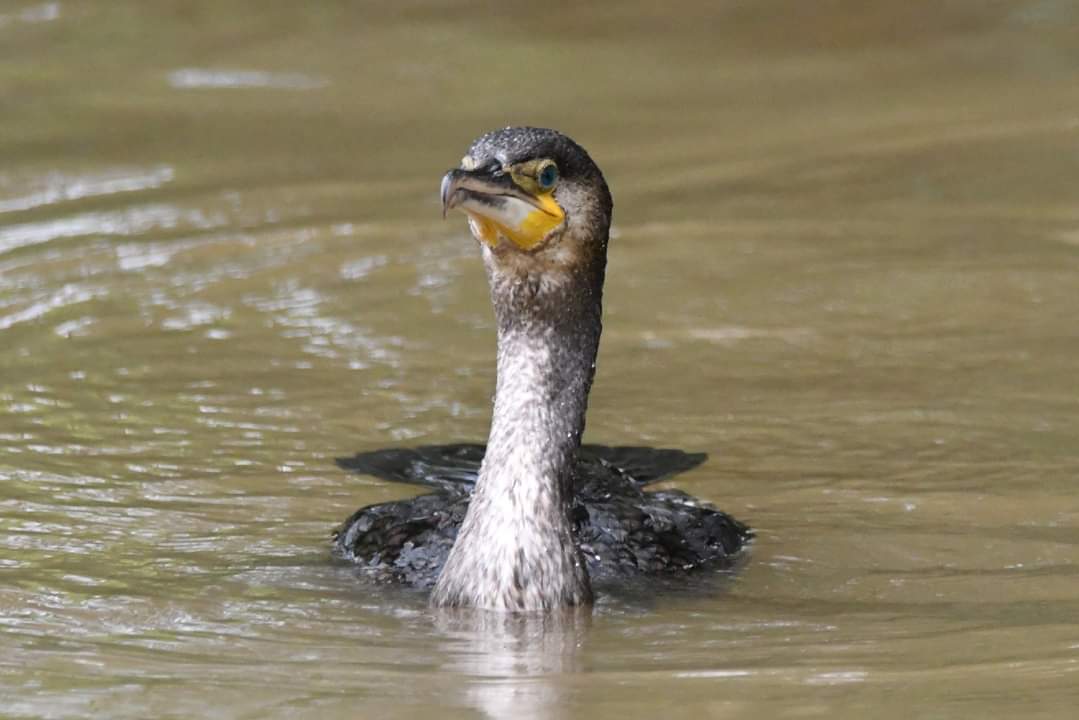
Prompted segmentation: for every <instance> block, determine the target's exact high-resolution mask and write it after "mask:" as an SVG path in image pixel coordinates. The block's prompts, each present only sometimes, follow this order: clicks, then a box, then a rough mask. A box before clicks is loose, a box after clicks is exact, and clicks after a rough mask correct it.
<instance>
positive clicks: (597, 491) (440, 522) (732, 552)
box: [334, 444, 750, 589]
mask: <svg viewBox="0 0 1079 720" xmlns="http://www.w3.org/2000/svg"><path fill="white" fill-rule="evenodd" d="M484 450H485V448H484V446H483V445H476V444H462V445H432V446H425V447H418V448H402V449H392V450H376V451H374V452H369V453H361V454H359V455H356V456H355V457H351V458H342V459H341V460H339V461H338V464H339V465H341V467H343V468H346V469H349V470H353V471H355V472H360V473H364V474H367V475H374V476H375V477H378V478H381V479H383V480H388V481H391V482H405V483H411V484H415V485H423V486H428V487H431V488H434V489H435V492H434V493H430V494H427V495H421V496H419V497H415V498H410V499H408V500H399V501H395V502H388V503H382V504H379V505H371V506H369V507H365V508H363V509H361V510H359V511H357V512H356V513H355V514H354V515H353V516H352V517H350V518H349V519H348V520H346V521H345V522H344V524H342V526H341V527H340V528H339V529H338V531H337V534H336V537H335V540H334V554H336V555H337V556H338V557H341V558H343V559H345V560H349V561H351V562H354V563H356V564H358V565H359V566H361V567H363V568H364V570H365V571H366V572H367V573H369V574H370V575H372V576H373V577H374V578H376V579H378V580H380V581H389V582H395V583H401V584H405V585H409V586H412V587H415V588H418V589H428V588H431V587H432V586H433V585H434V584H435V581H436V580H437V579H438V575H439V573H440V572H441V571H442V567H443V565H444V564H445V562H446V556H447V555H449V551H450V547H451V546H452V545H453V542H454V540H455V539H456V538H457V532H458V530H459V529H460V527H461V523H462V521H463V520H464V517H465V514H466V512H467V510H468V505H469V500H470V498H471V494H472V490H473V488H474V486H475V482H476V478H477V476H478V474H479V469H480V465H481V462H482V460H483V455H484ZM704 459H705V455H704V454H703V453H685V452H682V451H681V450H670V449H656V448H647V447H604V446H600V445H585V446H583V447H581V449H580V450H579V451H578V453H577V458H576V461H575V462H574V464H573V470H572V487H573V495H572V498H573V499H572V502H571V505H570V509H569V518H570V522H571V527H572V531H573V538H574V544H575V545H576V547H577V548H578V550H579V552H580V556H581V557H582V558H583V560H584V564H585V568H586V570H587V572H588V575H589V577H590V578H591V581H592V582H593V583H596V584H601V583H607V584H616V583H618V582H620V581H622V580H624V579H626V578H632V577H635V576H642V575H660V576H663V575H671V574H681V573H685V572H687V571H690V570H696V569H699V568H704V567H708V568H712V569H719V568H726V567H728V566H729V565H731V563H732V562H733V561H734V560H735V559H736V558H737V557H738V552H739V550H740V549H741V548H742V546H743V545H744V544H745V542H746V541H747V540H748V539H749V536H750V533H749V529H748V528H747V527H746V526H745V525H743V524H742V523H740V522H738V521H737V520H735V519H734V518H732V517H731V516H729V515H727V514H726V513H723V512H721V511H719V510H716V509H715V508H713V507H711V506H710V505H708V504H707V503H703V502H701V501H699V500H697V499H696V498H694V497H692V496H690V495H687V494H686V493H684V492H681V491H679V490H659V491H646V490H645V487H646V486H648V485H650V484H652V483H655V482H657V481H660V480H663V479H665V478H668V477H670V476H672V475H676V474H678V473H681V472H684V471H686V470H689V469H691V468H694V467H696V466H697V465H699V464H700V463H701V462H703V461H704Z"/></svg>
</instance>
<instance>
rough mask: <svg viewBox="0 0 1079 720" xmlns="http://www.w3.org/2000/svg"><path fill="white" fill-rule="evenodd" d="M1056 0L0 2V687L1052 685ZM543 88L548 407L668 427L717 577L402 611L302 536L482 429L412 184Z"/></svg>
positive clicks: (74, 711) (1035, 706)
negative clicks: (454, 612)
mask: <svg viewBox="0 0 1079 720" xmlns="http://www.w3.org/2000/svg"><path fill="white" fill-rule="evenodd" d="M1077 27H1079V8H1077V7H1076V5H1075V4H1074V3H1071V2H1066V1H1063V0H1061V1H1053V0H1041V1H1037V2H1034V1H1032V2H992V3H986V2H975V1H974V0H970V1H962V0H960V1H958V2H949V3H939V2H929V1H928V0H926V1H922V0H912V1H910V2H904V3H889V2H883V1H882V2H869V3H867V2H854V1H853V0H852V1H850V2H845V1H844V2H827V3H804V2H801V1H800V0H783V1H779V0H764V1H760V2H754V3H737V2H724V3H719V4H714V3H689V4H683V5H681V6H679V9H678V10H677V11H674V10H671V9H670V8H668V9H660V6H658V5H655V6H654V5H653V4H650V3H590V4H587V5H586V4H570V3H546V4H544V3H531V4H529V5H527V6H520V7H518V8H517V9H512V8H508V7H506V6H504V5H503V4H495V3H478V2H477V3H439V2H401V3H396V4H393V5H390V4H374V3H371V4H366V3H344V2H325V3H318V4H315V3H310V4H301V3H267V2H254V0H251V1H249V2H240V1H237V0H219V1H217V2H154V3H149V2H134V1H132V2H73V1H68V2H50V3H32V2H20V1H17V0H16V1H13V0H4V2H2V3H0V577H2V578H3V582H2V583H0V633H2V634H0V715H3V716H5V717H17V718H21V717H49V718H68V717H84V716H98V717H108V718H144V717H160V718H171V717H177V718H180V717H205V718H234V717H250V718H255V717H258V718H264V717H342V718H343V717H390V718H413V717H416V718H419V717H439V718H456V717H462V718H470V717H513V718H517V717H522V718H523V717H539V718H546V717H566V718H571V717H588V718H596V719H597V720H598V719H602V718H638V717H640V718H654V717H656V716H662V717H668V718H682V717H686V718H690V717H693V718H700V717H732V718H733V717H764V718H771V717H827V718H864V717H877V718H912V717H913V718H951V717H1001V716H1009V715H1010V716H1017V717H1025V718H1026V717H1046V718H1056V717H1060V718H1067V717H1071V716H1072V715H1073V713H1074V707H1075V705H1076V703H1077V702H1079V567H1077V564H1079V488H1077V485H1076V483H1077V481H1079V396H1077V390H1079V326H1077V324H1076V316H1077V314H1079V202H1077V199H1076V198H1077V195H1076V188H1077V187H1079V83H1077V82H1076V69H1077V67H1079V35H1077V34H1076V28H1077ZM511 123H528V124H538V125H547V126H553V127H557V128H560V129H562V130H564V131H565V132H567V133H569V134H571V135H572V136H574V137H575V138H576V139H578V140H579V141H580V142H581V143H582V144H583V145H585V146H586V147H587V148H588V149H589V151H590V152H591V153H592V155H593V157H594V158H595V159H596V160H597V162H598V163H599V164H600V165H601V167H603V168H604V170H605V171H606V173H607V176H608V180H609V182H610V184H611V187H612V191H613V193H614V196H615V239H614V240H613V241H612V245H611V257H610V270H609V274H608V283H607V293H606V318H605V335H604V341H603V345H602V347H601V350H600V359H599V371H598V375H597V380H596V387H595V391H594V393H593V397H592V402H591V406H590V408H591V409H590V415H589V425H588V434H587V438H586V439H587V440H589V441H592V442H604V443H611V444H619V443H622V444H652V445H661V446H673V447H681V448H685V449H688V450H693V451H706V452H708V453H709V454H710V455H711V459H710V460H709V461H708V463H706V464H705V465H703V466H702V467H700V468H698V469H696V470H694V471H692V472H691V473H689V474H687V475H684V476H681V477H680V478H678V479H677V480H676V481H674V482H673V485H674V486H676V487H679V488H681V489H684V490H686V491H688V492H691V493H693V494H696V495H698V496H701V497H704V498H706V499H708V500H710V501H712V502H714V503H716V504H717V505H719V506H720V507H722V508H724V509H725V510H728V511H730V512H731V513H733V514H734V515H735V516H737V517H739V518H741V519H743V520H745V521H747V522H749V523H750V524H752V525H753V526H754V527H755V528H756V529H757V531H758V539H757V542H756V544H755V546H754V548H753V550H752V554H751V556H750V557H749V559H748V562H747V564H746V566H745V568H744V569H743V571H742V572H741V573H740V574H739V575H738V576H737V577H736V578H735V579H734V580H733V581H731V582H729V583H726V584H724V585H722V586H721V587H717V588H714V589H713V590H712V591H709V592H700V593H689V594H676V595H670V594H659V595H657V596H655V597H645V598H643V599H642V598H640V597H637V596H634V597H632V598H627V597H618V596H605V597H603V598H601V599H600V603H599V605H598V607H597V608H596V610H595V612H594V613H592V615H591V616H589V617H570V618H556V619H551V620H549V621H547V622H546V623H543V622H539V621H531V622H528V623H505V624H504V623H501V622H497V621H495V620H491V619H490V618H488V619H487V620H486V621H483V620H475V619H468V618H452V617H451V618H447V617H444V616H438V615H434V614H432V613H431V612H429V611H428V610H427V609H426V607H425V606H424V603H423V600H422V598H417V597H415V596H413V595H409V594H407V593H397V592H393V591H389V590H385V589H377V588H372V587H370V586H368V585H365V584H364V583H363V582H362V580H361V579H360V578H358V577H357V576H356V575H355V574H354V573H353V571H351V569H349V568H347V567H342V566H340V565H337V564H334V563H333V562H331V560H330V557H329V552H328V542H327V540H328V534H329V532H330V530H331V529H332V528H333V527H334V525H335V524H336V523H337V522H339V521H340V520H342V519H344V518H345V517H346V516H347V515H348V514H349V513H351V512H352V511H353V510H354V509H356V508H357V507H359V506H361V505H364V504H369V503H373V502H379V501H384V500H390V499H396V498H400V497H405V496H407V495H409V494H410V493H412V492H413V490H412V489H410V488H407V487H400V486H393V485H387V484H384V483H381V482H379V481H376V480H374V479H371V478H365V477H360V476H356V475H349V474H348V473H346V472H344V471H342V470H339V469H338V468H337V467H336V466H335V465H334V462H333V459H334V458H335V457H338V456H343V455H349V454H352V453H354V452H357V451H360V450H369V449H374V448H378V447H385V446H392V445H407V444H414V443H426V442H451V441H466V440H481V439H483V437H484V436H485V433H486V428H487V422H488V413H489V402H490V395H491V391H492V387H493V351H494V337H493V329H492V320H491V313H490V308H489V305H488V300H487V293H486V285H485V280H484V277H483V273H482V269H481V267H480V262H479V259H478V257H477V249H476V247H475V243H474V241H473V240H472V239H471V238H470V237H469V236H468V233H467V229H466V227H465V224H464V222H463V221H462V219H461V218H460V217H451V218H450V219H449V220H447V221H445V222H443V221H441V219H440V209H439V205H438V192H437V190H438V182H439V179H440V177H441V175H442V173H443V172H444V171H445V170H446V169H447V168H449V167H451V166H453V165H455V164H456V163H457V161H458V159H459V158H460V156H461V155H462V154H463V152H464V150H465V149H466V148H467V146H468V143H469V142H470V141H471V139H472V138H473V137H474V136H476V135H478V134H479V133H481V132H483V131H485V130H488V129H491V128H494V127H498V126H502V125H506V124H511Z"/></svg>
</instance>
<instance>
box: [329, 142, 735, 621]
mask: <svg viewBox="0 0 1079 720" xmlns="http://www.w3.org/2000/svg"><path fill="white" fill-rule="evenodd" d="M442 209H443V215H445V213H446V212H448V211H449V210H452V209H460V210H463V211H464V212H465V214H466V215H467V216H468V224H469V227H470V229H471V231H472V234H473V235H474V236H475V237H476V239H477V240H478V241H479V245H480V248H481V251H482V254H483V261H484V265H485V266H486V269H487V278H488V281H489V284H490V290H491V302H492V304H493V305H494V312H495V319H496V324H497V331H498V361H497V382H496V390H495V400H494V413H493V418H492V421H491V430H490V436H489V438H488V442H487V446H486V449H485V448H484V447H483V446H481V445H456V446H452V445H451V446H427V447H421V448H416V449H411V450H410V449H401V450H382V451H375V452H372V453H364V454H360V455H357V456H356V457H354V458H350V459H343V460H340V461H339V463H340V464H341V465H342V466H343V467H349V468H353V469H356V470H359V471H361V472H367V473H370V474H373V475H377V476H380V477H384V478H387V479H392V480H402V481H406V482H413V483H418V484H422V485H428V486H432V487H435V488H437V490H438V491H437V492H435V493H433V494H428V495H421V496H419V497H416V498H413V499H410V500H403V501H398V502H391V503H383V504H380V505H373V506H370V507H366V508H363V509H361V510H359V511H357V512H356V513H355V514H354V515H353V516H352V517H350V518H349V519H348V520H346V521H345V523H344V524H343V525H342V526H341V527H340V528H339V529H338V531H337V533H336V535H335V541H334V552H335V554H336V555H338V556H339V557H343V558H346V559H348V560H350V561H352V562H355V563H357V564H358V565H360V566H362V567H364V568H366V569H367V570H368V571H370V572H371V573H372V574H374V575H375V576H376V577H379V578H383V579H389V580H394V581H400V582H404V583H407V584H410V585H413V586H417V587H431V586H433V590H432V593H431V603H432V604H433V605H436V606H444V607H474V608H485V609H492V610H503V611H525V612H527V611H539V610H551V609H554V608H558V607H563V606H578V605H587V604H589V603H591V601H592V597H593V594H592V583H591V580H590V578H595V579H597V580H609V579H614V578H621V577H628V576H633V575H640V574H661V573H670V572H683V571H687V570H689V569H692V568H696V567H699V566H702V565H706V564H714V563H724V562H727V563H728V564H729V563H730V561H731V559H732V558H733V556H734V555H735V554H736V553H737V552H738V550H739V549H740V548H741V547H742V546H743V545H744V544H745V542H746V541H747V540H748V538H749V536H750V531H749V529H748V528H747V527H746V526H745V525H743V524H742V523H740V522H738V521H737V520H735V519H733V518H731V517H730V516H728V515H726V514H724V513H722V512H720V511H718V510H716V509H714V508H712V507H710V506H709V505H707V504H705V503H702V502H699V501H697V500H695V499H694V498H692V497H690V496H688V495H686V494H684V493H681V492H678V491H662V492H645V491H644V490H643V487H644V485H646V484H648V483H650V482H653V481H655V480H657V479H659V478H660V477H664V476H667V475H671V474H674V473H676V472H680V471H681V470H684V469H688V468H690V467H694V466H695V465H697V464H699V463H700V462H701V461H703V459H704V456H703V455H691V454H687V453H683V452H681V451H678V450H651V449H648V448H634V447H626V448H603V447H598V446H589V445H586V446H583V447H582V446H581V434H582V433H583V431H584V422H585V408H586V405H587V402H588V392H589V389H590V388H591V385H592V377H593V375H594V373H595V360H596V350H597V348H598V346H599V338H600V329H601V317H600V316H601V299H602V292H603V278H604V270H605V267H606V262H607V240H608V231H609V229H610V223H611V210H612V202H611V195H610V191H609V190H608V188H607V183H606V181H605V180H604V178H603V174H602V173H601V172H600V170H599V168H598V167H597V166H596V164H595V163H594V162H593V161H592V159H591V158H590V157H589V155H588V153H587V152H585V150H584V149H583V148H582V147H581V146H580V145H578V144H577V143H575V142H574V141H573V140H571V139H570V138H568V137H566V136H565V135H563V134H561V133H559V132H556V131H554V130H547V129H541V128H531V127H509V128H504V129H502V130H495V131H493V132H490V133H487V134H486V135H483V136H482V137H480V138H479V139H477V140H476V141H475V142H473V143H472V146H471V147H470V148H469V150H468V153H467V154H466V155H465V157H464V159H463V160H462V161H461V164H460V167H458V168H456V169H453V170H450V171H449V172H447V173H446V175H445V176H444V177H443V178H442Z"/></svg>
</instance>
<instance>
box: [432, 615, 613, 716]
mask: <svg viewBox="0 0 1079 720" xmlns="http://www.w3.org/2000/svg"><path fill="white" fill-rule="evenodd" d="M591 625H592V612H591V610H590V609H586V610H567V611H565V612H559V613H554V614H552V615H525V616H516V617H515V616H507V615H503V614H501V613H494V612H485V611H462V610H443V611H437V612H436V614H435V626H436V627H437V628H438V630H439V631H440V632H441V634H442V636H443V642H442V643H441V644H442V650H443V652H444V653H445V655H446V657H447V662H446V666H445V667H444V668H443V669H444V670H447V671H451V672H453V673H455V674H459V675H463V676H465V677H466V678H468V679H469V682H468V684H467V686H466V688H465V696H466V698H465V699H466V701H467V702H468V703H469V704H470V705H472V706H473V707H475V708H477V709H478V710H481V711H482V712H483V713H484V714H485V715H486V716H487V717H489V718H492V719H493V720H501V719H502V718H560V717H570V716H571V715H570V713H569V710H568V708H567V703H566V701H567V690H566V687H565V684H564V676H565V675H568V674H571V673H574V672H576V671H578V670H579V669H580V655H581V650H582V648H583V646H584V644H585V642H586V640H587V638H588V634H589V630H590V628H591Z"/></svg>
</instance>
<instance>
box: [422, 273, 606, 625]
mask: <svg viewBox="0 0 1079 720" xmlns="http://www.w3.org/2000/svg"><path fill="white" fill-rule="evenodd" d="M499 280H500V278H498V277H497V275H493V276H492V296H493V297H494V299H495V306H496V315H497V316H498V319H499V338H498V348H499V350H498V381H497V389H496V393H495V405H494V416H493V419H492V423H491V433H490V438H489V440H488V444H487V454H486V456H485V457H484V460H483V465H482V467H481V469H480V476H479V480H478V481H477V483H476V489H475V491H474V493H473V497H472V502H471V504H470V506H469V509H468V514H467V516H466V517H465V520H464V523H463V524H462V526H461V530H460V532H459V534H458V536H457V540H456V542H455V544H454V547H453V550H452V551H451V552H450V556H449V558H448V559H447V561H446V565H445V567H444V568H443V571H442V574H441V576H440V577H439V580H438V583H437V585H436V587H435V591H434V594H433V596H432V602H433V603H434V604H436V605H453V606H471V607H480V608H488V609H495V610H509V611H536V610H550V609H553V608H556V607H563V606H570V605H582V604H587V603H589V602H591V599H592V591H591V586H590V584H589V580H588V573H587V571H586V569H585V566H584V562H583V560H582V558H581V557H580V552H579V551H578V549H577V547H576V544H575V542H574V538H573V530H572V525H571V522H570V518H569V508H570V505H571V502H572V496H571V493H572V478H571V476H570V472H571V469H572V463H573V458H574V455H575V453H576V451H577V448H578V447H579V446H580V441H581V434H582V433H583V431H584V417H585V409H586V406H587V402H588V391H589V388H590V386H591V382H592V375H593V369H594V363H595V356H596V349H597V347H598V344H599V333H600V328H599V315H598V312H599V298H598V297H597V296H595V295H594V294H588V296H587V297H584V298H582V297H577V296H567V295H566V294H565V293H564V292H562V291H556V292H555V293H554V296H548V293H547V292H546V291H539V292H538V295H536V296H531V297H530V296H528V295H527V294H522V293H520V292H517V290H519V288H520V283H519V280H518V281H508V282H507V284H506V285H505V286H504V287H506V288H509V287H513V288H514V290H515V292H513V293H510V294H508V295H503V294H502V293H501V290H502V289H503V285H501V284H500V282H499ZM578 287H579V286H578Z"/></svg>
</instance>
